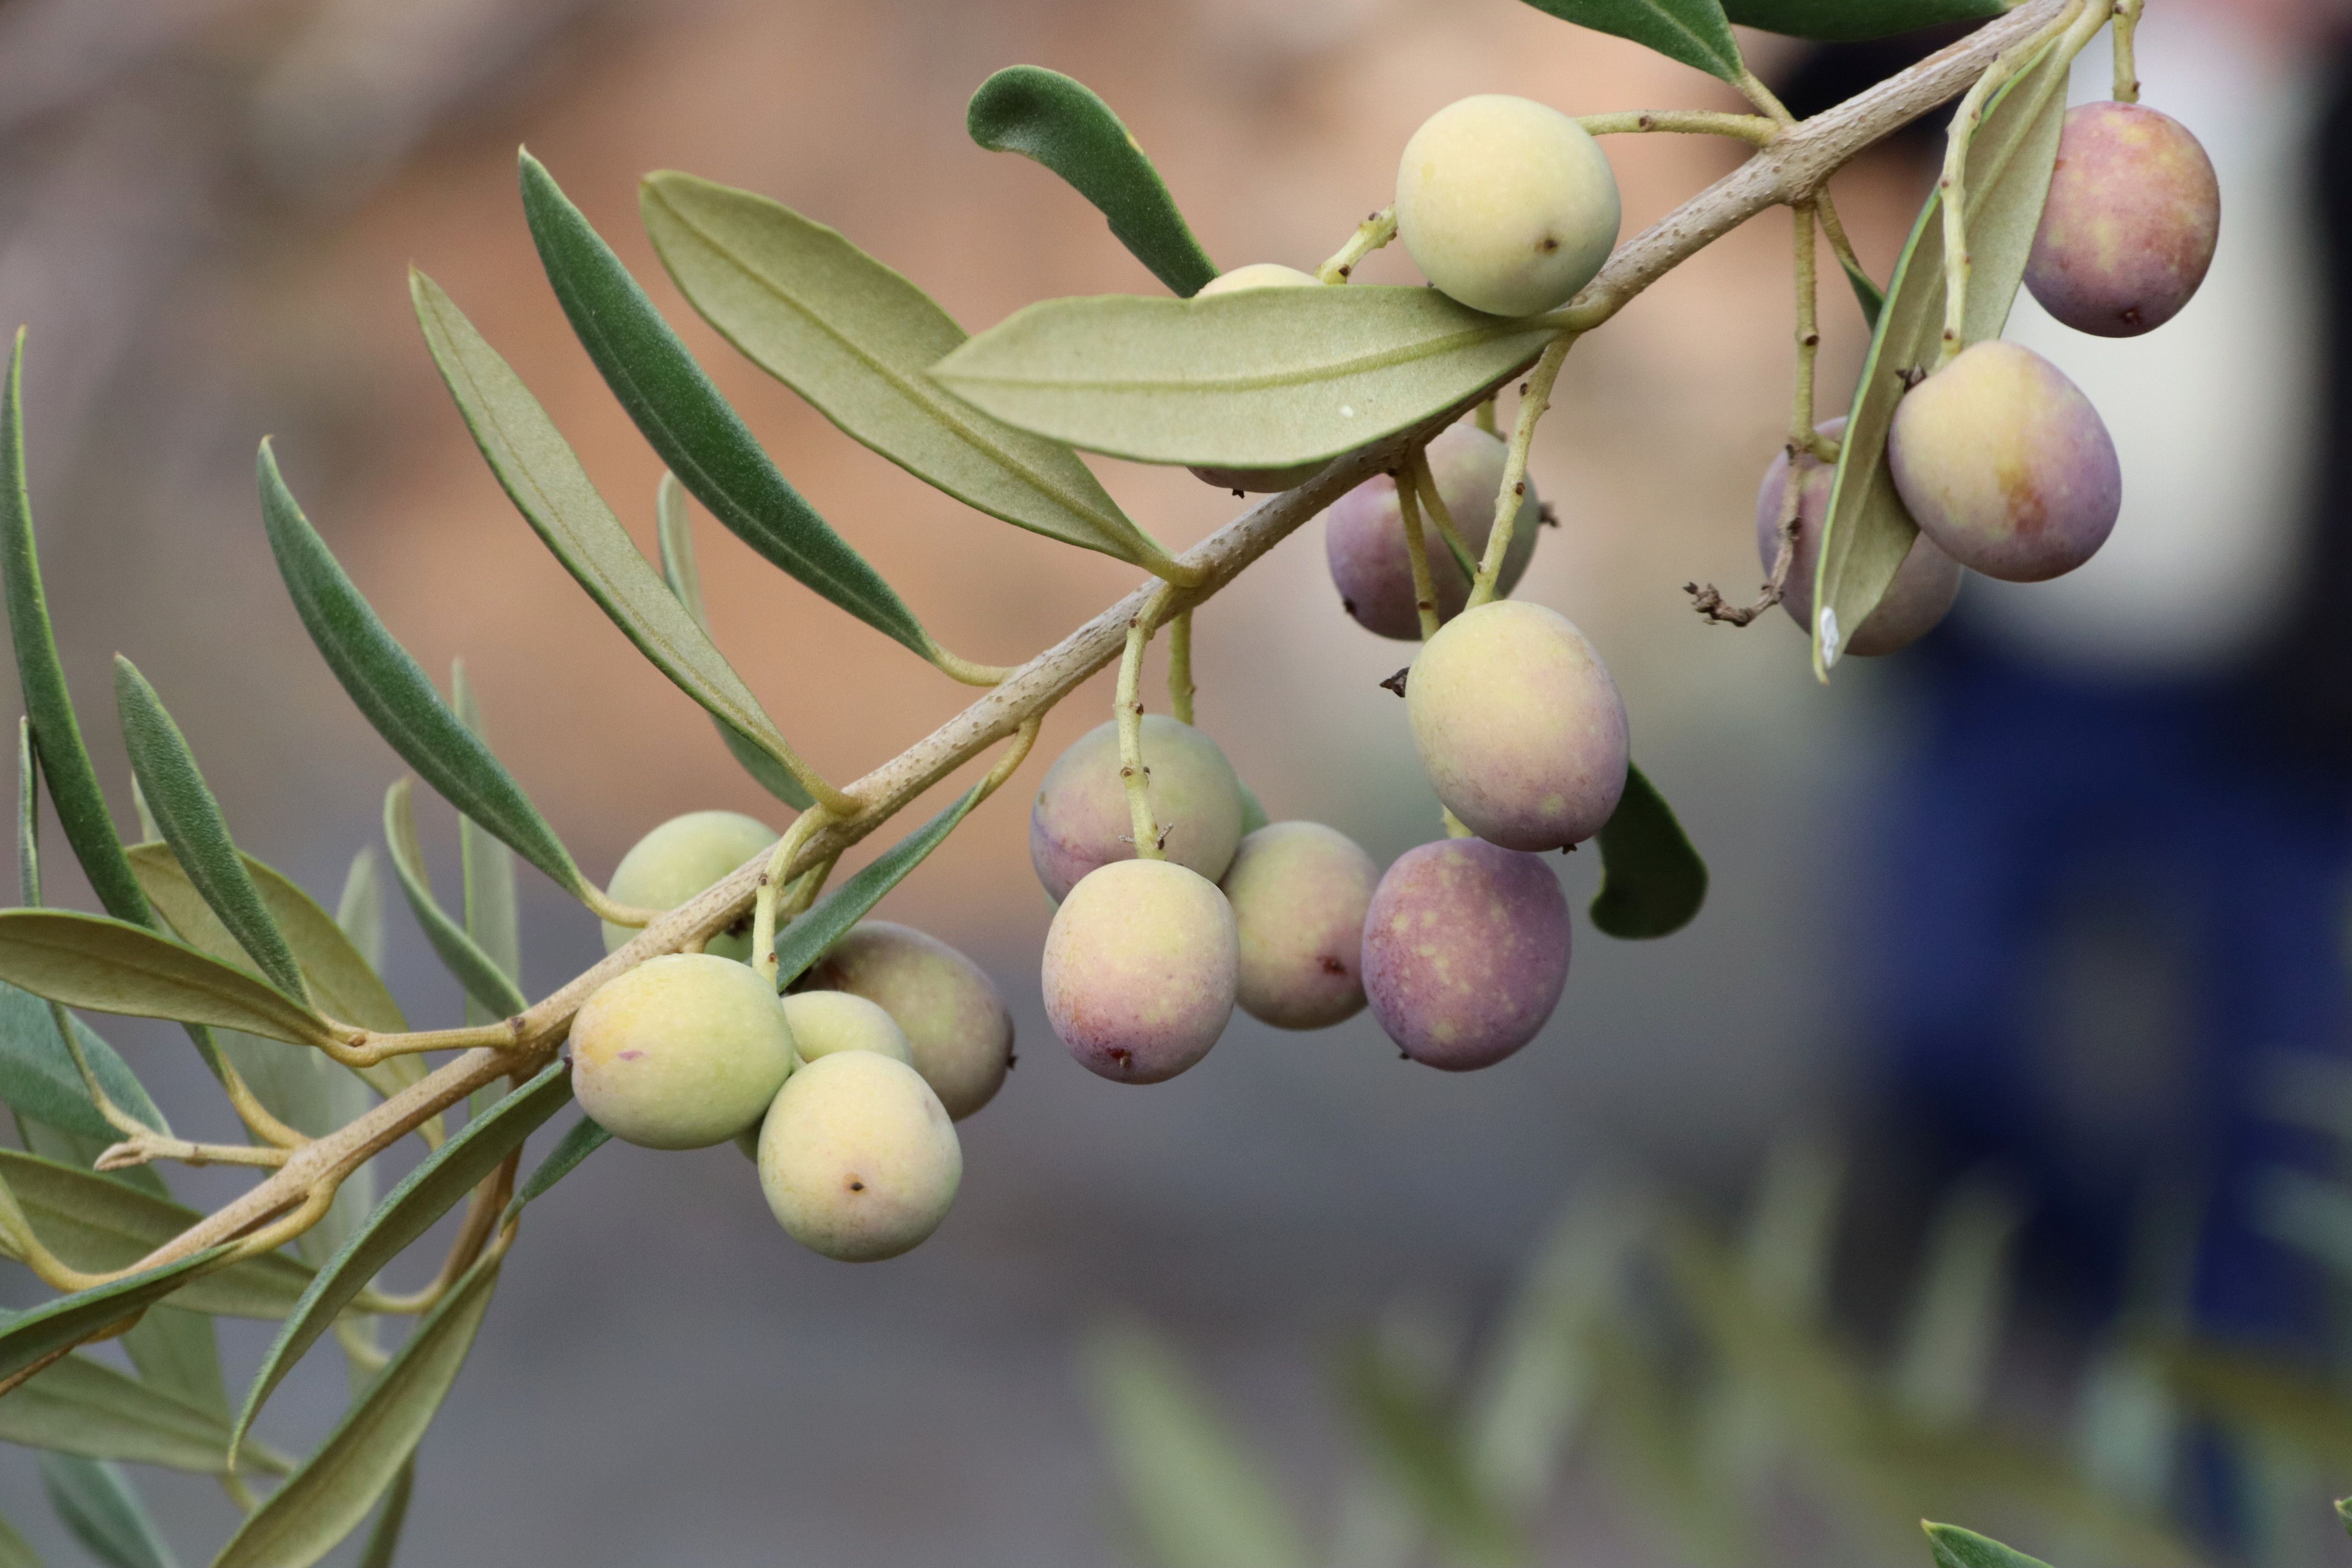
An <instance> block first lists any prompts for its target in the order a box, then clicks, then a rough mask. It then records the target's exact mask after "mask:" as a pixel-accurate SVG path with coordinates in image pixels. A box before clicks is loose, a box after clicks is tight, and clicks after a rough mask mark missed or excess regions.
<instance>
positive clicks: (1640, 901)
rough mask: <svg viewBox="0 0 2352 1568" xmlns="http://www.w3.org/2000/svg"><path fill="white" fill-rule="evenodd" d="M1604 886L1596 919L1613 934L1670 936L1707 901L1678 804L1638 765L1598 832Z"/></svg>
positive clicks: (1630, 769)
mask: <svg viewBox="0 0 2352 1568" xmlns="http://www.w3.org/2000/svg"><path fill="white" fill-rule="evenodd" d="M1600 840H1601V890H1600V891H1599V892H1598V893H1595V894H1594V895H1593V896H1592V923H1593V924H1594V925H1596V926H1598V927H1600V928H1601V930H1602V931H1606V932H1608V933H1609V934H1610V935H1611V936H1613V937H1621V938H1628V939H1631V938H1638V937H1654V936H1667V935H1670V934H1672V933H1673V932H1675V931H1680V930H1682V929H1683V927H1685V926H1686V925H1688V924H1690V922H1691V921H1693V920H1695V919H1696V918H1697V916H1698V911H1699V907H1700V906H1701V905H1702V904H1704V903H1706V861H1705V860H1702V859H1700V858H1699V853H1698V850H1697V849H1696V847H1694V846H1693V845H1692V843H1691V841H1690V835H1688V834H1686V833H1685V832H1684V831H1683V825H1682V824H1681V823H1680V822H1679V821H1677V820H1676V819H1675V808H1674V807H1673V806H1671V805H1667V804H1666V797H1665V796H1664V795H1660V794H1659V793H1658V786H1657V785H1655V784H1652V783H1651V782H1650V780H1649V778H1648V776H1647V775H1646V774H1644V773H1643V772H1642V770H1641V769H1640V768H1637V767H1634V766H1633V765H1632V764H1631V763H1628V764H1627V765H1626V768H1625V793H1624V794H1623V795H1622V796H1620V797H1619V799H1618V802H1617V809H1616V810H1615V811H1614V812H1612V814H1611V815H1610V817H1609V821H1608V823H1607V824H1606V825H1605V826H1602V828H1601V833H1600Z"/></svg>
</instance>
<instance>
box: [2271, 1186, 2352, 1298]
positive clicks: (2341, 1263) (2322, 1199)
mask: <svg viewBox="0 0 2352 1568" xmlns="http://www.w3.org/2000/svg"><path fill="white" fill-rule="evenodd" d="M2254 1215H2255V1223H2256V1224H2258V1225H2260V1226H2262V1227H2263V1229H2264V1230H2266V1231H2268V1232H2270V1233H2271V1235H2273V1236H2274V1237H2277V1238H2278V1239H2279V1240H2281V1241H2284V1242H2285V1243H2286V1244H2287V1245H2288V1246H2290V1247H2299V1248H2301V1249H2302V1250H2303V1251H2305V1252H2307V1253H2309V1254H2310V1255H2311V1256H2312V1257H2314V1258H2317V1259H2319V1261H2320V1262H2322V1263H2324V1264H2326V1266H2327V1267H2328V1268H2332V1269H2334V1270H2335V1271H2336V1273H2338V1274H2340V1275H2343V1276H2345V1277H2346V1278H2347V1279H2352V1191H2347V1190H2346V1189H2345V1188H2344V1187H2342V1186H2340V1185H2336V1184H2333V1183H2328V1182H2322V1181H2317V1180H2315V1179H2314V1178H2312V1177H2310V1176H2306V1175H2304V1174H2303V1173H2300V1172H2296V1171H2288V1170H2277V1171H2272V1172H2269V1173H2266V1174H2265V1175H2264V1176H2263V1180H2262V1184H2261V1186H2260V1187H2259V1188H2257V1189H2256V1191H2255V1194H2254Z"/></svg>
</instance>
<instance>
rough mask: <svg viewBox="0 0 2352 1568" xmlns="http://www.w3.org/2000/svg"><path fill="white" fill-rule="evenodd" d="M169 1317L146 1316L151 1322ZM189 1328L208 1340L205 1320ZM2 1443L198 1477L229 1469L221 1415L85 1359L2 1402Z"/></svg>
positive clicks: (51, 1371) (73, 1359) (76, 1358)
mask: <svg viewBox="0 0 2352 1568" xmlns="http://www.w3.org/2000/svg"><path fill="white" fill-rule="evenodd" d="M170 1310H172V1309H171V1308H168V1307H150V1308H149V1309H148V1311H149V1313H150V1314H152V1313H155V1312H166V1311H170ZM192 1321H194V1322H197V1323H199V1324H201V1325H203V1326H204V1328H205V1330H206V1331H208V1332H209V1331H210V1330H211V1328H212V1322H211V1320H210V1319H207V1318H202V1317H196V1318H193V1320H192ZM0 1442H9V1443H21V1444H23V1445H24V1446H25V1447H28V1448H48V1449H53V1450H55V1451H57V1452H58V1453H62V1454H79V1455H82V1456H83V1457H84V1458H92V1459H122V1460H126V1461H128V1462H130V1463H131V1464H138V1465H161V1466H163V1467H164V1468H166V1469H173V1470H192V1471H194V1472H195V1473H196V1474H198V1475H206V1476H210V1475H219V1474H220V1473H222V1472H223V1471H225V1470H226V1469H227V1468H228V1419H227V1417H226V1415H221V1414H215V1413H214V1412H212V1411H209V1410H205V1409H204V1408H203V1407H201V1406H199V1405H194V1404H191V1403H190V1402H188V1401H187V1400H184V1399H179V1398H175V1397H173V1395H171V1394H167V1393H164V1392H163V1391H161V1390H159V1389H157V1388H155V1387H153V1386H152V1384H150V1383H147V1382H142V1381H141V1380H140V1379H139V1378H135V1377H128V1376H125V1375H124V1374H123V1373H119V1372H117V1371H115V1370H114V1369H113V1368H112V1367H110V1366H108V1365H106V1364H105V1363H103V1362H100V1361H97V1360H94V1359H93V1358H91V1357H89V1356H86V1355H69V1356H68V1357H66V1358H65V1359H64V1360H63V1361H60V1362H58V1363H57V1364H56V1365H54V1366H51V1367H49V1368H48V1369H47V1371H45V1372H41V1373H36V1374H35V1375H34V1376H33V1377H32V1378H30V1379H28V1380H27V1381H26V1383H25V1384H24V1385H23V1386H22V1387H19V1388H17V1389H16V1390H14V1391H13V1392H11V1393H10V1394H9V1395H8V1396H7V1397H6V1398H5V1399H0Z"/></svg>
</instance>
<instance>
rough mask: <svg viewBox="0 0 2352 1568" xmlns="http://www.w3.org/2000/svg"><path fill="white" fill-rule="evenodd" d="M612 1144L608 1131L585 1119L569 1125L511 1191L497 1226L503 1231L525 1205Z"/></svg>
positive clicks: (537, 1199) (538, 1197)
mask: <svg viewBox="0 0 2352 1568" xmlns="http://www.w3.org/2000/svg"><path fill="white" fill-rule="evenodd" d="M612 1141H613V1135H612V1134H611V1133H610V1132H607V1131H604V1127H603V1126H602V1125H600V1124H599V1123H597V1122H595V1121H591V1120H590V1119H589V1118H587V1117H585V1116H583V1117H582V1118H581V1119H580V1120H579V1121H575V1122H573V1123H572V1125H571V1127H570V1128H568V1129H567V1130H566V1131H565V1132H564V1134H563V1136H562V1138H560V1139H558V1140H556V1144H555V1147H554V1148H552V1149H550V1150H549V1151H548V1152H547V1158H545V1159H544V1160H541V1162H540V1163H539V1164H538V1166H537V1167H536V1168H535V1169H534V1170H532V1172H531V1173H530V1177H529V1178H528V1179H526V1180H525V1181H524V1183H523V1184H522V1185H521V1186H520V1187H518V1188H516V1189H515V1195H514V1197H513V1199H512V1200H511V1201H510V1202H509V1203H508V1205H507V1209H506V1213H505V1214H504V1215H500V1216H499V1227H500V1228H501V1229H503V1228H505V1227H506V1226H508V1225H509V1224H511V1223H513V1221H514V1218H515V1216H516V1215H520V1214H521V1213H522V1210H523V1205H525V1204H530V1203H536V1202H538V1201H539V1199H540V1198H541V1197H543V1196H545V1195H546V1193H547V1189H548V1188H550V1187H551V1186H553V1185H555V1184H556V1183H558V1182H560V1181H562V1180H563V1178H564V1177H566V1176H568V1175H570V1174H571V1173H572V1172H573V1171H575V1170H578V1169H579V1168H580V1162H581V1161H583V1160H585V1159H586V1158H587V1157H588V1156H589V1155H591V1154H593V1153H594V1152H596V1151H597V1150H599V1149H602V1148H603V1147H604V1145H605V1144H607V1143H609V1142H612Z"/></svg>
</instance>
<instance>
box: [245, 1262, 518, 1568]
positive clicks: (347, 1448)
mask: <svg viewBox="0 0 2352 1568" xmlns="http://www.w3.org/2000/svg"><path fill="white" fill-rule="evenodd" d="M499 1262H500V1257H499V1254H497V1253H495V1252H493V1253H489V1254H486V1255H485V1256H484V1257H483V1258H482V1259H481V1260H480V1261H479V1262H478V1263H476V1264H475V1265H474V1266H473V1267H472V1268H468V1269H467V1271H466V1272H465V1274H464V1275H463V1276H462V1277H461V1278H460V1279H458V1280H457V1283H456V1284H455V1285H453V1286H452V1287H450V1289H449V1293H448V1294H447V1295H446V1296H444V1297H443V1298H442V1299H441V1300H440V1301H439V1302H438V1303H436V1305H435V1306H434V1308H433V1310H431V1311H429V1312H427V1313H425V1317H424V1320H423V1321H421V1322H419V1323H418V1324H417V1325H416V1328H415V1331H414V1332H412V1333H411V1334H410V1335H409V1336H408V1338H407V1339H406V1340H404V1342H402V1343H401V1347H400V1349H399V1350H398V1351H397V1352H394V1355H393V1358H392V1360H391V1361H390V1362H388V1363H385V1365H384V1369H383V1371H382V1372H381V1373H377V1374H376V1378H375V1381H374V1382H373V1383H372V1384H369V1385H368V1388H367V1392H366V1393H365V1394H362V1395H361V1396H360V1397H359V1398H358V1399H357V1400H355V1401H353V1403H352V1407H351V1408H350V1409H349V1410H347V1411H345V1412H344V1414H343V1418H342V1420H341V1422H339V1423H338V1424H337V1425H336V1427H335V1430H334V1431H333V1433H332V1434H331V1435H330V1436H328V1438H327V1440H326V1442H325V1443H324V1444H323V1445H321V1446H320V1448H319V1449H318V1450H317V1451H316V1452H315V1453H313V1454H312V1455H311V1456H310V1458H308V1459H305V1460H304V1461H303V1462H302V1464H301V1465H300V1467H299V1468H297V1469H296V1470H295V1472H294V1473H293V1474H292V1475H291V1476H289V1477H288V1478H287V1479H286V1483H285V1485H283V1486H281V1487H279V1488H278V1489H277V1490H276V1491H274V1492H272V1493H271V1494H270V1495H269V1497H268V1500H266V1501H265V1502H263V1503H262V1505H261V1506H260V1507H259V1508H258V1509H257V1510H254V1512H253V1513H252V1514H251V1515H250V1516H249V1517H247V1520H246V1521H245V1523H244V1524H243V1525H242V1526H240V1527H239V1528H238V1530H237V1532H236V1534H235V1535H233V1536H231V1537H230V1538H229V1542H228V1544H227V1545H226V1546H224V1547H223V1548H221V1552H220V1555H219V1556H217V1557H215V1558H214V1559H213V1568H310V1564H311V1563H316V1562H317V1561H318V1560H319V1559H320V1558H321V1557H324V1556H325V1555H326V1554H327V1553H328V1552H331V1551H333V1550H334V1549H335V1547H336V1545H337V1544H338V1543H339V1542H341V1541H342V1540H343V1538H344V1537H345V1536H347V1535H349V1534H351V1532H352V1531H354V1530H356V1529H358V1528H359V1526H360V1523H361V1521H363V1520H365V1519H366V1518H367V1516H368V1510H371V1509H373V1507H374V1506H375V1504H376V1500H378V1499H379V1498H381V1497H383V1495H384V1493H385V1492H386V1491H387V1490H388V1489H390V1488H391V1487H392V1486H393V1485H394V1482H395V1481H397V1480H398V1479H399V1478H400V1476H401V1475H402V1474H403V1473H404V1470H405V1468H406V1467H407V1464H408V1460H409V1456H410V1455H412V1454H414V1453H415V1451H416V1445H417V1444H418V1443H419V1442H421V1441H423V1439H424V1436H425V1428H426V1427H427V1426H430V1425H432V1422H433V1416H434V1414H435V1413H436V1411H438V1410H439V1409H440V1408H441V1401H442V1400H443V1399H444V1398H445V1397H446V1395H447V1394H448V1392H449V1387H450V1385H451V1384H454V1383H455V1382H456V1381H457V1373H458V1372H459V1371H460V1370H461V1369H462V1368H463V1367H464V1366H465V1364H466V1355H467V1352H468V1351H470V1350H472V1349H473V1345H474V1336H475V1334H476V1333H477V1332H478V1331H479V1330H480V1328H481V1326H482V1318H483V1316H484V1314H486V1313H487V1312H488V1310H489V1307H490V1294H491V1292H492V1291H493V1290H494V1289H496V1288H497V1286H498V1279H499Z"/></svg>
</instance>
